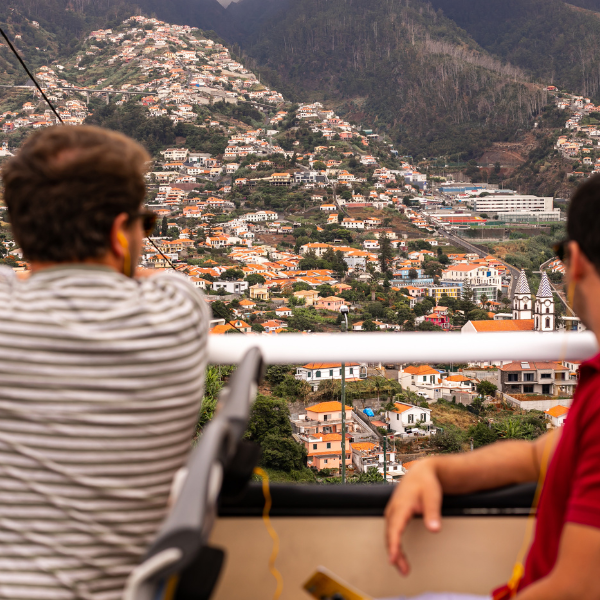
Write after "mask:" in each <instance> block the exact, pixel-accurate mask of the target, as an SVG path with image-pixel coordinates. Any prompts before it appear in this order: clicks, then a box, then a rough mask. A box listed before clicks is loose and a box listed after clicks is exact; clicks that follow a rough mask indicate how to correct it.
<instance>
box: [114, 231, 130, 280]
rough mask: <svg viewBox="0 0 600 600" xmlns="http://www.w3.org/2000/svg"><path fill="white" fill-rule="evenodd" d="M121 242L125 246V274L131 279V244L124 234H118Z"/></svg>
mask: <svg viewBox="0 0 600 600" xmlns="http://www.w3.org/2000/svg"><path fill="white" fill-rule="evenodd" d="M117 237H118V238H119V242H121V245H122V246H123V274H124V275H126V276H127V277H131V254H130V252H129V242H128V241H127V238H126V237H125V236H124V235H123V233H122V232H120V231H119V232H117Z"/></svg>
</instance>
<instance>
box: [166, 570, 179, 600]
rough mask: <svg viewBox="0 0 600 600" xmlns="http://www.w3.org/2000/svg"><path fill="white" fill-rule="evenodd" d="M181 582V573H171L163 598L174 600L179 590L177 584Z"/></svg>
mask: <svg viewBox="0 0 600 600" xmlns="http://www.w3.org/2000/svg"><path fill="white" fill-rule="evenodd" d="M178 583H179V575H171V577H169V579H167V583H166V585H165V591H164V592H163V596H162V600H173V598H175V592H176V591H177V584H178Z"/></svg>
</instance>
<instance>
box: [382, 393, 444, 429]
mask: <svg viewBox="0 0 600 600" xmlns="http://www.w3.org/2000/svg"><path fill="white" fill-rule="evenodd" d="M394 405H395V408H394V410H388V411H387V412H386V413H385V416H386V419H387V422H388V425H389V427H390V429H391V430H392V431H395V432H396V433H398V434H399V435H402V436H403V437H404V436H407V435H414V434H418V435H427V436H429V435H431V434H432V433H435V431H436V429H435V427H434V426H433V424H432V422H431V409H429V408H421V407H420V406H413V405H412V404H405V403H404V402H395V403H394Z"/></svg>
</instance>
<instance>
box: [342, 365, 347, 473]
mask: <svg viewBox="0 0 600 600" xmlns="http://www.w3.org/2000/svg"><path fill="white" fill-rule="evenodd" d="M342 483H346V363H344V362H343V363H342Z"/></svg>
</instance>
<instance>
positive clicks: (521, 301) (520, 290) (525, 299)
mask: <svg viewBox="0 0 600 600" xmlns="http://www.w3.org/2000/svg"><path fill="white" fill-rule="evenodd" d="M522 319H533V304H532V301H531V290H530V289H529V283H527V277H526V275H525V271H523V270H522V271H521V275H520V276H519V280H518V281H517V287H516V289H515V296H514V298H513V320H515V321H520V320H522Z"/></svg>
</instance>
